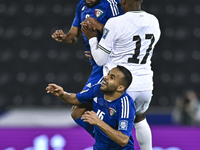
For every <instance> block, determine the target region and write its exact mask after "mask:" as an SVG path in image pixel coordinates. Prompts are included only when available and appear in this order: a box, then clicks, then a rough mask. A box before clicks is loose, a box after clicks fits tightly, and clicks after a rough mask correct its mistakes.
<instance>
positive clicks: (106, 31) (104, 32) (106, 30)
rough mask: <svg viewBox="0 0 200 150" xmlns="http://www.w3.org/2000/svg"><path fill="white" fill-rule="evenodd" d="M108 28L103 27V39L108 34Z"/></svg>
mask: <svg viewBox="0 0 200 150" xmlns="http://www.w3.org/2000/svg"><path fill="white" fill-rule="evenodd" d="M109 31H110V30H108V29H107V28H104V29H103V38H104V39H105V38H106V36H107V35H108V32H109Z"/></svg>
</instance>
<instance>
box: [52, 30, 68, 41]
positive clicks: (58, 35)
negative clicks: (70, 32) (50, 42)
mask: <svg viewBox="0 0 200 150" xmlns="http://www.w3.org/2000/svg"><path fill="white" fill-rule="evenodd" d="M51 37H52V38H53V39H55V40H56V41H58V42H63V41H64V40H65V38H66V34H65V33H64V32H63V31H62V30H56V31H55V32H54V33H53V34H52V35H51Z"/></svg>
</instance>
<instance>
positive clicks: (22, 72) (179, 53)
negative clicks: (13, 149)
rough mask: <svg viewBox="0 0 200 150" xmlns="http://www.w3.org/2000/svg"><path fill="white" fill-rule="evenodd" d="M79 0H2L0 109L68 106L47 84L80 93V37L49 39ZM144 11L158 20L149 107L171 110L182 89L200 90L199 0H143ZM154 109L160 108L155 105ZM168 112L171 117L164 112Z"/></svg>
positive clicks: (83, 68) (84, 71)
mask: <svg viewBox="0 0 200 150" xmlns="http://www.w3.org/2000/svg"><path fill="white" fill-rule="evenodd" d="M77 3H78V0H73V1H69V0H42V1H41V0H20V1H14V0H1V2H0V68H1V71H0V110H1V111H2V112H3V111H4V110H7V109H8V108H13V107H68V108H70V107H69V106H68V105H65V104H64V103H63V102H62V101H61V100H58V99H57V98H56V97H54V96H52V95H49V94H47V93H46V90H45V88H46V86H47V84H48V83H56V84H58V85H61V86H63V87H64V89H65V90H66V91H68V92H79V91H80V90H81V89H82V87H83V86H84V84H85V83H86V81H87V78H88V77H89V75H90V72H91V66H90V64H89V61H88V59H87V58H85V56H84V45H83V40H82V38H81V39H80V41H79V42H78V44H76V45H72V46H69V45H64V44H62V43H58V42H56V41H55V40H53V39H52V38H51V34H52V33H53V32H54V31H55V30H56V29H62V30H64V32H68V30H69V29H70V27H71V23H72V21H73V17H74V14H75V7H76V4H77ZM142 9H143V10H145V11H147V12H150V13H152V14H154V15H155V16H156V17H157V18H158V19H159V22H160V27H161V32H162V35H161V38H160V41H159V42H158V44H157V46H156V48H155V50H154V56H153V58H152V62H153V63H152V68H153V71H154V93H153V99H152V102H151V106H150V112H152V113H156V111H157V110H159V112H162V111H163V110H164V109H165V111H167V112H166V113H170V110H171V108H173V106H174V103H175V98H176V96H177V95H179V94H180V93H181V92H182V91H183V90H185V89H193V90H195V91H196V92H197V93H198V92H199V83H200V71H199V66H198V62H199V60H200V50H199V41H200V27H199V24H200V19H199V17H200V4H199V2H198V1H197V0H190V1H188V0H165V1H163V0H162V1H157V0H151V1H150V0H144V2H143V7H142ZM156 108H158V109H156ZM167 117H169V116H167Z"/></svg>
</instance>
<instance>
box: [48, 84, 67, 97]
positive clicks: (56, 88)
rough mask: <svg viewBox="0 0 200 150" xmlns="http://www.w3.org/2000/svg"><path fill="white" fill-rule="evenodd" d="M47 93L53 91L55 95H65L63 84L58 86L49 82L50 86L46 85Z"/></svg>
mask: <svg viewBox="0 0 200 150" xmlns="http://www.w3.org/2000/svg"><path fill="white" fill-rule="evenodd" d="M46 90H47V93H52V94H54V95H55V96H58V97H60V96H62V95H64V90H63V88H62V87H61V86H58V85H56V84H48V86H47V87H46Z"/></svg>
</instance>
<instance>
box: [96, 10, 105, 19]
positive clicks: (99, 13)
mask: <svg viewBox="0 0 200 150" xmlns="http://www.w3.org/2000/svg"><path fill="white" fill-rule="evenodd" d="M102 14H103V11H102V10H101V9H95V16H96V17H97V18H98V17H101V15H102Z"/></svg>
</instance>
